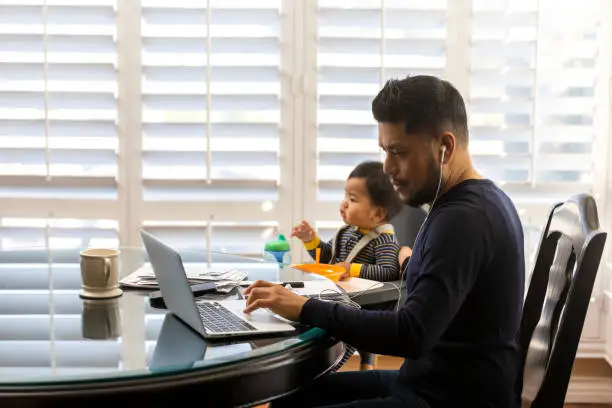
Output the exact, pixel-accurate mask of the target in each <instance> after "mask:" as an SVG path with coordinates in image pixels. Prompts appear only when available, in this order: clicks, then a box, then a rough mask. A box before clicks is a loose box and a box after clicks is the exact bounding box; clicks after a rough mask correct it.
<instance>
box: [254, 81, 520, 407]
mask: <svg viewBox="0 0 612 408" xmlns="http://www.w3.org/2000/svg"><path fill="white" fill-rule="evenodd" d="M372 112H373V114H374V118H375V119H376V120H377V122H378V133H379V144H380V146H381V148H382V149H383V150H384V152H385V153H386V158H385V162H384V165H385V166H384V168H385V172H386V173H387V174H388V175H389V176H390V177H391V180H392V181H393V184H394V186H395V188H396V190H397V191H398V193H399V194H400V195H401V197H402V199H403V200H404V201H405V202H406V203H408V204H410V205H413V206H418V205H422V204H425V203H430V204H432V206H431V210H430V212H429V214H428V217H427V219H426V220H425V222H424V223H423V226H422V228H421V231H420V233H419V235H418V237H417V239H416V242H415V244H414V246H413V248H412V250H413V253H412V256H411V257H410V258H409V259H408V260H404V259H402V258H404V257H405V256H406V254H404V255H400V258H401V259H400V261H401V262H402V271H403V274H404V275H403V276H404V279H405V283H406V291H405V292H404V293H403V294H402V297H401V298H400V303H399V304H398V306H401V307H399V308H398V310H397V311H365V310H359V309H354V308H350V307H347V306H344V305H340V304H337V303H334V302H324V301H320V300H315V299H310V300H307V299H305V298H303V297H300V296H297V295H295V294H294V293H292V292H291V291H289V290H286V289H284V288H282V287H280V286H279V285H272V284H270V283H267V282H256V283H255V284H253V285H252V286H251V287H249V288H248V289H247V291H246V293H247V294H248V295H249V297H248V301H247V307H246V309H245V311H246V312H250V311H253V310H255V309H257V308H262V307H263V308H270V309H271V310H272V311H274V312H276V313H278V314H280V315H282V316H284V317H286V318H288V319H292V320H296V321H301V322H302V323H304V324H307V325H312V326H318V327H321V328H323V329H325V330H326V331H327V332H328V333H329V335H330V336H333V337H335V338H338V339H340V340H342V341H345V342H347V343H349V344H352V345H355V346H356V347H357V348H358V349H360V350H365V351H369V352H373V353H378V354H384V355H393V356H400V357H404V358H405V361H404V364H403V365H402V367H401V369H400V370H399V371H362V372H353V373H338V374H333V375H328V376H325V377H323V378H321V379H320V380H318V381H317V382H315V384H313V386H312V387H311V388H309V389H306V390H303V391H300V392H298V393H296V394H295V395H294V396H289V397H288V398H287V399H285V400H284V401H283V400H281V401H279V404H281V403H283V404H285V403H286V405H287V406H329V405H333V406H334V407H345V406H346V407H348V406H352V407H365V406H385V407H387V406H388V407H392V406H398V407H399V406H402V407H431V408H437V407H466V408H467V407H469V408H479V407H495V408H506V407H517V406H518V405H519V401H520V400H519V399H518V398H517V397H518V396H517V395H516V392H515V387H514V386H515V382H516V380H517V376H518V375H519V366H520V353H519V350H518V347H519V346H518V330H519V325H520V320H521V313H522V305H523V291H524V275H525V271H524V269H525V265H524V262H525V260H524V256H523V232H522V227H521V223H520V220H519V218H518V215H517V212H516V209H515V208H514V206H513V204H512V202H511V201H510V199H509V198H508V197H507V196H506V195H505V194H504V193H503V192H502V191H501V190H500V189H499V188H498V187H496V186H495V184H494V183H493V182H491V181H490V180H487V179H484V178H483V177H482V176H480V175H479V174H478V173H477V172H476V170H475V169H474V168H473V166H472V162H471V159H470V154H469V152H468V126H467V115H466V110H465V105H464V102H463V99H462V97H461V95H460V94H459V92H458V91H457V90H456V89H455V88H454V87H453V86H452V85H451V84H450V83H448V82H447V81H443V80H440V79H438V78H436V77H431V76H413V77H408V78H405V79H402V80H390V81H388V82H387V83H386V85H385V86H384V88H383V89H382V90H381V91H380V92H379V94H378V95H377V96H376V98H375V99H374V100H373V102H372ZM274 405H275V406H276V404H274Z"/></svg>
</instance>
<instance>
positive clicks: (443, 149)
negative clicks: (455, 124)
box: [440, 145, 446, 163]
mask: <svg viewBox="0 0 612 408" xmlns="http://www.w3.org/2000/svg"><path fill="white" fill-rule="evenodd" d="M444 153H446V146H444V145H442V147H441V148H440V163H443V162H444Z"/></svg>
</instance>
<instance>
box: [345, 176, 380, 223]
mask: <svg viewBox="0 0 612 408" xmlns="http://www.w3.org/2000/svg"><path fill="white" fill-rule="evenodd" d="M344 190H345V193H344V200H342V203H340V217H342V221H344V222H345V223H346V224H350V225H355V226H357V227H360V228H368V229H370V228H375V227H376V226H378V225H379V224H380V222H381V217H380V215H379V214H380V209H378V208H377V207H376V206H374V205H373V204H372V201H371V200H370V195H369V194H368V189H367V187H366V183H365V179H363V178H357V177H355V178H350V179H348V180H347V182H346V186H345V188H344Z"/></svg>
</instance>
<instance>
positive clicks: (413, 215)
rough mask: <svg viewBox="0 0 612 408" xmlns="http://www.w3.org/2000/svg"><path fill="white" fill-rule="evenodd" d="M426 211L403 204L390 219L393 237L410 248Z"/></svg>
mask: <svg viewBox="0 0 612 408" xmlns="http://www.w3.org/2000/svg"><path fill="white" fill-rule="evenodd" d="M426 216H427V213H426V212H425V210H423V209H422V208H420V207H418V208H417V207H410V206H408V205H405V206H404V207H403V208H402V210H401V211H400V212H399V213H398V214H397V215H396V216H395V217H393V219H392V220H391V221H390V224H391V225H393V229H395V237H396V238H397V240H398V241H399V244H400V245H401V246H409V247H410V248H412V246H413V245H414V241H415V240H416V237H417V234H418V233H419V229H420V228H421V225H422V224H423V221H425V217H426Z"/></svg>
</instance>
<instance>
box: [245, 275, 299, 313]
mask: <svg viewBox="0 0 612 408" xmlns="http://www.w3.org/2000/svg"><path fill="white" fill-rule="evenodd" d="M244 294H245V295H247V296H248V298H247V302H246V305H247V306H246V308H245V309H244V313H251V312H253V311H255V310H257V309H260V308H267V309H270V310H271V311H273V312H274V313H276V314H278V315H280V316H282V317H284V318H285V319H289V320H293V321H294V322H297V321H299V319H300V313H302V307H303V306H304V303H306V301H307V300H308V299H306V298H305V297H302V296H299V295H296V294H295V293H293V292H292V291H290V290H289V289H286V288H284V287H282V286H281V285H277V284H274V283H270V282H265V281H256V282H254V283H253V284H252V285H251V286H249V287H248V288H246V290H245V291H244Z"/></svg>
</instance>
